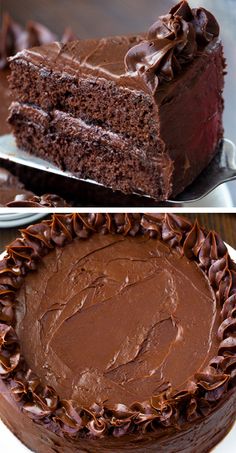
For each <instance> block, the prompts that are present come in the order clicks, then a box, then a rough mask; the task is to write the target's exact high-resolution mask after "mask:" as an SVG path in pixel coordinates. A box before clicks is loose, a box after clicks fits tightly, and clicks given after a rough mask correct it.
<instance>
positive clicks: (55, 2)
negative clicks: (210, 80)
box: [0, 0, 236, 142]
mask: <svg viewBox="0 0 236 453" xmlns="http://www.w3.org/2000/svg"><path fill="white" fill-rule="evenodd" d="M178 1H179V0H0V4H1V5H2V10H5V11H9V12H10V13H11V14H12V16H13V17H14V18H15V19H16V20H18V21H19V22H21V23H22V24H24V23H25V22H26V21H27V20H29V19H34V20H38V21H40V22H42V23H43V24H45V25H47V26H48V27H50V28H51V29H52V30H53V31H55V32H56V33H58V35H61V34H62V32H63V29H64V27H65V26H66V25H70V26H71V27H72V28H73V30H74V31H75V32H76V33H77V35H78V36H79V37H80V38H90V37H101V36H108V35H114V34H122V33H135V32H140V31H145V30H147V29H148V28H149V26H150V25H151V24H152V23H153V22H154V21H155V19H156V18H157V17H158V15H160V14H165V13H166V12H167V11H168V10H169V8H170V7H171V6H172V5H174V4H175V3H177V2H178ZM189 3H190V5H191V6H192V7H197V6H204V7H205V8H208V9H210V10H211V11H212V12H213V13H214V14H215V15H216V17H217V18H218V20H219V22H220V24H221V36H222V39H223V42H224V46H225V54H226V57H227V61H228V77H227V79H226V87H225V101H226V102H225V106H226V108H225V135H226V136H227V138H230V139H231V140H233V141H235V142H236V127H235V117H236V52H235V45H234V43H235V38H236V32H235V23H236V1H235V0H189Z"/></svg>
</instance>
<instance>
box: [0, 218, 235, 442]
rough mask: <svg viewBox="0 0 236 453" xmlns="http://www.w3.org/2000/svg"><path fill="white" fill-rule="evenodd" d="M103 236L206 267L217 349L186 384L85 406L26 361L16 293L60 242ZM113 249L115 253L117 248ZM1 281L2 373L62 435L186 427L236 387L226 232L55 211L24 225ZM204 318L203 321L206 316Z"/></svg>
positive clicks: (21, 400)
mask: <svg viewBox="0 0 236 453" xmlns="http://www.w3.org/2000/svg"><path fill="white" fill-rule="evenodd" d="M96 233H99V235H97V234H96ZM104 235H107V238H109V237H113V239H114V241H119V244H120V243H122V244H125V243H126V242H125V241H126V239H125V236H127V241H128V242H132V241H135V242H134V243H135V244H138V243H139V242H140V241H143V242H144V244H148V243H149V242H148V241H150V239H151V240H152V241H153V244H155V241H156V244H157V245H158V244H160V246H161V247H163V248H164V249H165V250H169V252H168V254H167V258H168V256H169V253H171V254H173V256H175V257H176V259H177V258H178V256H179V258H181V257H185V259H187V260H190V261H189V265H190V266H196V271H197V268H198V269H199V272H202V279H203V281H204V276H205V279H206V280H205V281H206V282H209V284H210V285H211V288H212V300H215V301H216V305H215V307H216V308H217V313H218V314H219V316H220V317H221V320H220V321H219V324H220V325H219V326H218V340H217V346H216V354H214V356H213V357H212V358H209V359H207V362H206V363H205V364H204V365H203V366H202V367H200V369H199V371H197V372H196V373H195V375H194V376H192V378H191V379H190V380H189V381H188V382H187V383H186V384H185V386H184V388H181V389H180V388H178V386H177V387H176V388H175V387H173V386H172V385H171V383H170V385H168V386H167V388H166V387H165V386H164V387H162V388H160V389H159V391H157V392H155V394H152V395H150V398H148V399H147V400H145V401H140V402H136V403H132V404H130V403H129V402H126V403H123V402H120V403H117V402H116V403H114V404H112V405H109V404H106V402H103V403H102V402H99V403H98V402H93V403H92V404H90V405H89V406H86V405H81V404H79V402H78V401H77V400H76V399H75V400H71V399H66V398H61V397H60V396H59V394H58V393H57V392H56V391H55V389H54V388H53V387H51V386H50V385H48V384H45V383H43V382H42V381H40V379H39V377H38V376H37V375H36V374H35V373H34V372H32V370H31V369H30V368H29V366H28V364H27V363H26V361H25V359H24V356H23V354H22V346H21V341H20V340H19V336H18V335H17V334H16V331H15V325H16V318H15V316H16V314H17V313H18V312H17V311H16V313H15V304H16V298H17V295H18V294H19V288H20V287H21V286H22V284H23V282H24V279H25V276H26V274H27V273H28V272H31V271H33V270H35V269H36V268H37V267H38V266H39V265H40V264H39V263H40V261H41V260H42V258H43V257H44V256H45V255H46V254H48V253H49V252H50V250H53V249H56V250H58V251H59V252H60V248H61V247H63V246H65V245H66V244H68V243H71V242H72V241H73V240H74V239H76V238H77V239H76V240H77V241H78V240H82V239H83V240H84V239H88V243H89V241H90V240H92V241H95V242H96V237H98V238H99V237H100V238H102V237H104ZM133 237H136V239H133ZM89 238H90V239H89ZM107 240H108V239H107ZM102 241H103V240H102ZM122 241H123V242H122ZM153 247H154V250H155V246H154V245H153ZM157 250H158V249H157ZM60 253H61V252H60ZM111 256H112V257H113V258H115V255H114V253H113V254H111ZM149 256H150V255H149ZM55 265H57V263H55ZM32 278H33V274H32ZM128 283H129V282H126V284H128ZM0 288H1V299H0V320H1V321H0V344H1V349H0V375H1V377H2V379H4V380H5V383H6V385H7V386H8V387H9V389H10V391H11V393H12V395H13V396H14V397H15V399H16V402H17V404H18V405H19V407H21V409H22V410H23V411H24V412H25V413H26V414H28V416H29V417H31V418H32V419H33V420H34V421H35V422H37V423H39V424H43V425H45V426H46V427H47V429H49V430H52V431H53V432H55V433H57V434H58V435H60V436H62V437H67V438H70V439H78V438H79V437H80V436H82V437H91V438H94V437H95V438H98V437H104V436H114V437H116V436H123V435H125V434H126V433H128V432H129V433H140V434H142V435H143V434H144V433H146V432H148V431H150V430H151V431H153V432H155V431H158V430H160V429H167V430H168V428H169V427H174V428H175V429H180V428H181V426H183V425H184V424H185V423H187V422H188V423H191V422H192V421H195V420H197V419H199V420H200V419H201V418H202V417H205V416H206V415H207V414H209V413H210V412H212V411H213V410H214V408H215V407H216V406H217V405H218V404H219V403H220V401H221V400H223V399H224V398H225V397H226V395H227V392H228V391H231V390H232V388H233V387H234V386H235V382H236V380H235V376H236V342H235V332H236V331H235V329H236V324H235V317H234V316H235V310H236V308H235V303H236V265H235V263H234V262H233V261H232V260H231V258H230V256H229V254H228V252H227V249H226V247H225V245H224V243H223V241H222V240H221V238H220V237H219V236H218V235H217V234H216V233H214V232H209V233H208V232H207V231H205V230H204V229H203V228H201V227H200V226H199V225H198V223H197V222H195V224H194V225H192V224H191V223H190V222H188V221H186V220H184V219H182V218H181V217H178V216H176V215H174V214H173V215H169V214H166V215H162V214H155V215H154V214H153V215H149V214H146V215H140V214H134V215H131V214H126V215H123V214H114V215H108V214H107V215H103V214H88V215H82V214H68V215H53V216H52V219H51V220H48V221H44V222H42V223H40V224H38V225H33V226H30V227H28V228H27V229H24V230H22V237H21V238H19V239H16V240H15V241H14V242H13V243H12V244H11V245H10V246H8V247H7V250H6V252H5V254H4V256H3V257H2V260H1V262H0ZM213 295H214V297H213ZM209 309H210V308H209ZM199 315H200V313H199ZM17 316H18V314H17ZM201 320H202V322H203V324H204V320H203V318H202V317H201ZM189 321H190V319H189ZM177 326H178V324H177ZM202 327H203V325H202ZM213 330H214V329H213ZM212 334H213V335H214V332H213V333H212ZM174 335H175V334H174ZM177 337H178V336H177ZM179 338H180V339H181V329H180V331H179ZM97 345H98V346H99V343H97ZM144 346H145V347H146V346H148V342H147V343H145V345H144ZM212 350H214V348H213V349H212ZM116 360H117V358H116ZM140 393H141V392H140Z"/></svg>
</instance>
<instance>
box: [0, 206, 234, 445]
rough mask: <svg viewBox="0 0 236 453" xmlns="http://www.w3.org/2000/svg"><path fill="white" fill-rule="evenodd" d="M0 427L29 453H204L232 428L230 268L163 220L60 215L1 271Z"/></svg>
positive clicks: (28, 236)
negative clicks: (17, 439) (3, 423)
mask: <svg viewBox="0 0 236 453" xmlns="http://www.w3.org/2000/svg"><path fill="white" fill-rule="evenodd" d="M0 285H1V286H0V288H1V299H0V320H1V321H0V345H1V350H0V375H1V379H0V385H1V393H0V415H1V417H2V419H3V421H4V422H5V423H6V424H7V425H8V426H9V427H10V429H11V430H12V431H13V432H14V433H15V434H16V435H17V436H18V437H19V438H20V439H21V440H22V441H23V442H24V443H25V444H26V445H27V446H28V447H29V448H31V449H32V450H33V451H35V452H40V453H53V452H54V453H55V452H57V453H71V452H81V453H82V452H89V453H94V452H112V453H116V452H124V451H135V452H140V453H141V452H157V451H158V452H160V453H175V452H180V451H181V452H185V453H194V452H198V453H203V452H204V453H205V452H208V451H210V449H211V448H212V447H213V446H214V445H215V444H217V443H218V442H219V441H220V440H221V439H222V438H223V437H224V436H225V435H226V433H227V432H228V431H229V429H230V427H231V426H232V424H233V422H234V420H235V416H236V389H235V384H236V379H235V376H236V343H235V338H236V336H235V333H236V323H235V314H236V264H235V263H234V262H233V261H232V260H231V258H230V256H229V254H228V252H227V249H226V246H225V245H224V243H223V241H222V240H221V238H220V237H219V236H218V235H217V234H216V233H215V232H212V231H210V232H207V231H206V230H205V229H204V228H201V227H200V226H199V225H198V223H197V222H195V224H191V223H190V222H189V221H187V220H185V219H184V218H181V217H178V216H176V215H162V214H156V215H149V214H146V215H141V214H136V215H131V214H126V215H122V214H113V215H109V214H107V215H103V214H88V215H82V214H68V215H53V216H52V218H51V220H48V221H44V222H42V223H40V224H37V225H33V226H30V227H28V228H27V229H24V230H21V238H19V239H16V240H15V241H14V242H13V243H12V244H10V245H9V246H8V247H7V248H6V252H4V254H2V256H1V261H0Z"/></svg>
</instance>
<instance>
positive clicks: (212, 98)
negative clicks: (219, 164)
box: [9, 2, 225, 200]
mask: <svg viewBox="0 0 236 453" xmlns="http://www.w3.org/2000/svg"><path fill="white" fill-rule="evenodd" d="M200 24H201V27H200ZM199 27H200V28H199ZM218 34H219V27H218V24H217V22H216V20H215V19H214V18H213V16H212V15H211V14H210V13H208V12H207V11H206V10H204V9H203V8H199V9H197V10H191V9H190V8H189V6H188V4H187V2H181V3H180V4H179V5H177V7H176V8H173V9H172V10H171V12H170V14H169V15H167V16H162V17H161V18H159V20H158V21H157V23H156V24H154V26H153V27H152V28H151V29H150V31H149V33H148V34H147V35H138V36H136V37H133V36H121V37H111V38H103V39H101V40H87V41H77V42H72V43H68V44H66V45H61V44H59V43H54V44H50V45H48V46H41V47H39V48H34V49H32V50H28V51H23V52H20V53H18V54H17V55H16V57H14V58H13V59H12V60H11V70H12V75H11V89H12V93H13V98H14V101H15V102H14V103H13V105H12V108H11V115H10V119H9V121H10V124H11V125H12V127H13V131H14V133H15V135H16V139H17V143H18V145H19V146H21V147H23V148H24V149H26V150H28V151H30V152H32V153H33V154H36V155H38V156H40V157H43V158H45V157H46V158H47V159H48V160H51V161H52V162H54V163H56V164H57V165H60V167H61V168H63V169H66V170H68V171H72V172H73V173H75V174H76V175H77V176H78V177H81V178H83V179H91V178H92V179H95V180H96V181H97V182H98V183H100V184H103V185H105V186H109V187H112V188H113V189H114V190H121V191H123V192H125V193H134V192H135V193H142V194H146V195H149V196H151V197H154V198H156V199H158V200H166V199H167V198H168V197H170V196H174V195H177V194H178V193H179V192H181V191H182V190H183V189H184V188H185V187H186V186H187V185H188V184H190V183H191V182H192V181H193V180H194V178H195V177H196V176H198V175H199V173H200V172H201V171H202V170H203V168H205V167H206V166H207V165H208V163H209V162H210V161H211V159H212V157H213V156H214V155H215V153H216V152H217V149H218V146H219V143H220V140H221V138H222V136H223V128H222V111H223V100H222V90H223V83H224V82H223V71H224V68H225V61H224V58H223V52H222V45H221V43H220V41H219V40H218V38H217V37H218ZM209 80H211V83H210V84H209ZM36 118H37V119H36Z"/></svg>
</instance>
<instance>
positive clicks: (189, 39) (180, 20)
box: [125, 1, 219, 94]
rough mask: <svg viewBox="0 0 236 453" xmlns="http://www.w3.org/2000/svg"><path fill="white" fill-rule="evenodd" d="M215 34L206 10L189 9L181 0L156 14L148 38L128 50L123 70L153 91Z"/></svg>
mask: <svg viewBox="0 0 236 453" xmlns="http://www.w3.org/2000/svg"><path fill="white" fill-rule="evenodd" d="M218 35H219V25H218V23H217V21H216V19H215V17H214V16H213V15H212V14H211V13H210V12H209V11H207V10H205V9H204V8H197V9H196V8H194V9H191V8H190V6H189V5H188V2H187V1H181V2H180V3H178V4H177V5H176V6H174V7H173V8H172V9H171V10H170V12H169V14H167V15H165V16H160V17H159V19H158V20H157V22H155V23H154V24H153V25H152V26H151V28H150V29H149V32H148V35H147V39H145V40H144V41H142V42H141V43H140V44H137V45H136V46H134V47H132V48H131V49H130V50H129V51H128V52H127V54H126V56H125V66H126V70H127V71H128V72H129V73H130V74H131V75H133V76H135V77H139V78H142V79H143V80H144V81H145V83H146V84H147V86H148V87H149V89H150V90H151V92H152V93H153V94H155V92H156V90H157V88H158V86H159V85H160V84H161V83H163V82H169V81H171V80H173V79H174V78H175V76H176V75H178V74H179V73H180V72H181V70H182V68H183V67H184V66H185V65H186V64H189V63H190V62H191V61H192V60H193V59H194V58H195V57H196V56H197V53H198V51H199V50H202V48H203V47H204V46H205V45H207V44H208V43H209V42H210V41H212V40H213V39H214V38H215V37H217V36H218Z"/></svg>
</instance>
